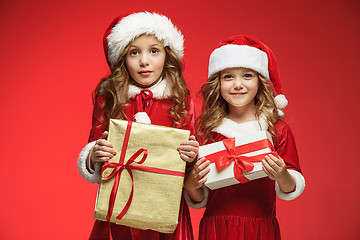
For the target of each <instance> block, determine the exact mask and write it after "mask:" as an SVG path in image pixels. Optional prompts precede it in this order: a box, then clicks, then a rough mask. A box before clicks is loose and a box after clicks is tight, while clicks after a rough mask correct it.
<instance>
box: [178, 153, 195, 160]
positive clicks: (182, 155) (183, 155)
mask: <svg viewBox="0 0 360 240" xmlns="http://www.w3.org/2000/svg"><path fill="white" fill-rule="evenodd" d="M180 158H181V159H182V160H184V161H185V162H192V161H193V160H194V159H192V158H190V157H189V156H187V155H185V154H182V153H180Z"/></svg>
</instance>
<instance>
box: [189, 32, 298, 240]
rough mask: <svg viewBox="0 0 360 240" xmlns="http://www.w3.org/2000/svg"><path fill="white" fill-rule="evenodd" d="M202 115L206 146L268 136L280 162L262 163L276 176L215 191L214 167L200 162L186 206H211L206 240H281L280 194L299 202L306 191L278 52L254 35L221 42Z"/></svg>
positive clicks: (204, 226)
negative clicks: (211, 182)
mask: <svg viewBox="0 0 360 240" xmlns="http://www.w3.org/2000/svg"><path fill="white" fill-rule="evenodd" d="M275 94H277V95H276V96H275ZM201 95H202V97H203V108H202V113H201V115H200V116H199V118H198V119H197V121H196V129H197V134H198V139H199V142H200V144H206V143H212V142H218V141H222V140H224V139H227V138H234V137H240V138H241V136H244V135H247V134H252V133H255V132H258V131H263V130H266V131H268V132H270V133H271V135H272V136H273V140H274V148H275V150H276V151H277V153H278V155H279V157H276V156H274V155H272V154H269V155H267V156H265V158H264V159H263V160H262V165H263V171H264V172H265V173H266V175H267V176H268V177H265V178H260V179H256V180H252V181H248V182H246V183H239V184H235V185H231V186H227V187H223V188H218V189H214V190H210V189H208V188H207V187H205V185H204V183H205V182H206V181H207V178H206V174H207V173H209V171H210V168H209V165H210V162H209V161H208V160H206V158H200V159H199V161H198V162H197V163H196V164H195V165H194V167H193V169H192V170H191V171H190V173H189V174H188V175H187V176H186V179H185V190H186V194H185V199H186V201H187V202H188V204H189V205H190V206H192V207H194V208H201V207H205V206H206V210H205V213H204V216H203V218H202V220H201V224H200V230H199V239H201V240H205V239H206V240H220V239H221V240H225V239H228V240H230V239H231V240H249V239H267V240H272V239H280V230H279V225H278V222H277V219H276V213H275V200H276V195H277V196H279V197H280V198H282V199H285V200H292V199H295V198H296V197H298V196H299V195H300V194H301V193H302V191H303V190H304V187H305V180H304V178H303V176H302V173H301V169H300V165H299V160H298V154H297V150H296V146H295V141H294V137H293V135H292V133H291V130H290V128H289V127H288V125H287V124H286V123H285V122H284V121H283V120H281V118H282V117H283V115H284V114H283V112H282V111H281V110H280V108H284V107H286V105H287V100H286V98H285V96H284V95H283V94H282V89H281V84H280V76H279V72H278V68H277V64H276V61H275V57H274V55H273V53H272V51H271V49H270V48H268V47H267V46H266V45H265V44H263V43H262V42H260V41H259V40H258V39H256V38H254V37H251V36H244V35H237V36H233V37H230V38H228V39H225V40H223V41H221V43H220V44H219V46H218V47H217V48H216V49H215V50H214V51H213V52H212V54H211V56H210V61H209V73H208V81H207V82H206V83H205V84H204V85H203V86H202V88H201Z"/></svg>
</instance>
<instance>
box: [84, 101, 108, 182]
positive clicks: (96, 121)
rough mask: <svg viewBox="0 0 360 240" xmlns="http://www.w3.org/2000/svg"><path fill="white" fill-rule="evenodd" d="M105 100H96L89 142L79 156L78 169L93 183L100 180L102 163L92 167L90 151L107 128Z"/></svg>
mask: <svg viewBox="0 0 360 240" xmlns="http://www.w3.org/2000/svg"><path fill="white" fill-rule="evenodd" d="M103 102H104V99H103V98H98V99H97V100H96V101H95V104H94V110H93V117H92V128H91V131H90V136H89V143H88V144H87V145H86V146H85V147H84V148H83V149H82V151H81V152H80V155H79V158H78V169H79V172H80V174H81V176H82V177H83V178H84V179H85V180H86V181H88V182H91V183H99V182H100V171H101V163H96V164H95V166H94V169H91V168H90V151H91V149H92V148H93V147H94V145H95V141H96V140H97V139H99V138H100V137H101V134H102V133H103V131H104V130H105V123H106V121H105V119H106V118H105V112H104V109H103V107H102V103H103Z"/></svg>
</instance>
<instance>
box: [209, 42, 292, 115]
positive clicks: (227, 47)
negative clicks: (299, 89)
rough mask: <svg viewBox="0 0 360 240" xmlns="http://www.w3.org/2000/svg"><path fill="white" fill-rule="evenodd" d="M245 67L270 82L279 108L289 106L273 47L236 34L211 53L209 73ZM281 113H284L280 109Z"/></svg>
mask: <svg viewBox="0 0 360 240" xmlns="http://www.w3.org/2000/svg"><path fill="white" fill-rule="evenodd" d="M235 67H244V68H249V69H252V70H254V71H256V72H258V73H259V74H261V75H262V76H263V77H264V78H265V79H266V80H268V81H269V82H270V84H271V85H272V87H273V89H274V91H275V95H276V96H275V104H276V107H277V108H279V109H283V108H285V107H286V106H287V104H288V101H287V99H286V98H285V96H284V94H283V92H282V88H281V81H280V73H279V69H278V67H277V63H276V59H275V56H274V54H273V52H272V51H271V49H270V48H269V47H268V46H266V45H265V44H263V43H262V42H260V41H259V40H258V39H256V38H255V37H252V36H246V35H236V36H232V37H230V38H227V39H225V40H222V41H221V42H220V44H219V45H218V47H217V48H216V49H215V50H214V51H213V52H212V53H211V55H210V60H209V74H208V77H210V76H211V75H213V74H215V73H218V72H220V71H222V70H224V69H226V68H235ZM279 113H280V115H283V113H282V112H281V111H280V112H279Z"/></svg>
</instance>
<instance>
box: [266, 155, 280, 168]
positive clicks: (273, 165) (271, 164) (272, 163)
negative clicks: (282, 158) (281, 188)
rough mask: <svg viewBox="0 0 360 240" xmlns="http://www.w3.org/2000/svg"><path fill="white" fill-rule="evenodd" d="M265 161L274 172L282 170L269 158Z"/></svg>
mask: <svg viewBox="0 0 360 240" xmlns="http://www.w3.org/2000/svg"><path fill="white" fill-rule="evenodd" d="M265 160H266V162H267V163H268V165H269V166H270V167H271V168H272V169H273V170H274V171H279V170H280V166H279V165H277V163H276V162H275V161H274V160H273V159H272V158H270V157H269V156H265Z"/></svg>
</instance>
